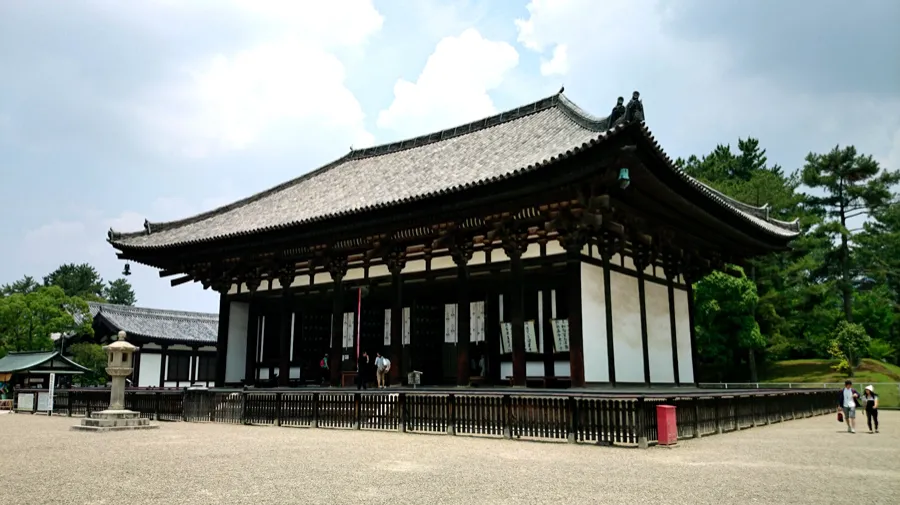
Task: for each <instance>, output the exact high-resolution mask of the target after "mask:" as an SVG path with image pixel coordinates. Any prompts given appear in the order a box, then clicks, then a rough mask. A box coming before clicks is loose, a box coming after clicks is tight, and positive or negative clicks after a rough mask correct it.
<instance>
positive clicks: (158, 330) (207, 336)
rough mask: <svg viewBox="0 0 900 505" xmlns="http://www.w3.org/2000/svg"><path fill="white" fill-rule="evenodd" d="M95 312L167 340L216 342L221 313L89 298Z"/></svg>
mask: <svg viewBox="0 0 900 505" xmlns="http://www.w3.org/2000/svg"><path fill="white" fill-rule="evenodd" d="M88 306H89V307H90V309H91V315H93V316H94V317H95V318H96V317H97V316H99V317H102V318H103V319H104V320H106V322H107V323H108V324H109V325H110V326H112V327H113V328H116V330H117V331H118V330H122V331H125V332H126V333H129V334H134V335H140V336H143V337H146V338H150V339H156V340H164V341H167V342H184V343H198V344H215V343H216V341H217V340H218V332H219V316H218V315H216V314H207V313H203V312H183V311H178V310H162V309H145V308H141V307H130V306H127V305H114V304H111V303H97V302H88Z"/></svg>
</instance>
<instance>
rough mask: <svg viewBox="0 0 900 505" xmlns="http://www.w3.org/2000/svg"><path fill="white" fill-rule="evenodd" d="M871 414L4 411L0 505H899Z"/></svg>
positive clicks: (899, 485)
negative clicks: (503, 433) (688, 428)
mask: <svg viewBox="0 0 900 505" xmlns="http://www.w3.org/2000/svg"><path fill="white" fill-rule="evenodd" d="M880 415H881V421H882V428H883V429H882V432H881V433H879V434H876V435H870V434H868V433H865V431H866V430H865V429H860V430H857V431H858V432H857V434H855V435H851V434H849V433H847V432H846V430H845V429H843V425H841V424H838V423H837V421H835V419H834V416H830V415H829V416H820V417H815V418H810V419H804V420H797V421H792V422H787V423H784V424H778V425H773V426H768V427H759V428H753V429H749V430H746V431H742V432H739V433H732V434H727V435H720V436H711V437H706V438H703V439H700V440H687V441H683V442H682V443H681V444H679V446H677V447H674V448H650V449H648V450H639V449H628V448H609V447H594V446H589V445H570V444H566V443H538V442H524V441H508V440H485V439H479V438H472V437H463V436H457V437H450V436H440V435H412V434H400V433H383V432H367V431H343V430H328V429H298V428H276V427H254V426H235V425H223V424H195V423H162V426H161V429H159V430H152V431H144V432H117V433H107V434H96V433H81V432H73V431H70V429H69V428H70V426H72V425H73V424H77V422H78V420H77V419H75V418H65V417H52V418H51V417H45V416H33V415H27V414H15V415H12V414H11V415H3V416H0V440H2V442H0V443H2V446H0V455H2V459H3V461H4V463H5V471H4V475H3V477H2V479H0V503H28V504H41V503H47V504H50V503H52V504H79V505H81V504H103V505H111V504H120V503H140V504H157V503H158V504H182V503H222V504H225V503H227V504H237V503H248V504H254V505H265V504H275V503H279V504H281V503H283V504H297V503H303V504H319V503H321V504H344V503H347V504H360V503H365V504H372V505H376V504H392V505H398V504H406V503H409V504H417V505H421V504H467V505H476V504H511V503H532V504H546V503H572V504H582V503H585V504H586V503H632V504H642V503H646V504H655V505H660V504H669V503H671V504H678V505H686V504H701V503H709V504H723V503H735V504H737V503H741V504H744V503H774V504H782V503H784V504H806V503H810V504H818V505H822V504H831V503H834V504H846V503H849V502H853V503H866V504H868V505H872V504H880V503H884V504H888V503H897V497H898V496H900V412H889V411H885V412H881V413H880ZM859 421H862V422H863V423H864V418H861V419H859ZM860 427H861V426H860Z"/></svg>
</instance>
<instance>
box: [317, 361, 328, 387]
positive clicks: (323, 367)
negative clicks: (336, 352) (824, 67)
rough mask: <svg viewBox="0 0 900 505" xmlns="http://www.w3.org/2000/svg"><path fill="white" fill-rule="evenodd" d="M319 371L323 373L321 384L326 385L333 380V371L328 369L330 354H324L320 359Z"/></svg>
mask: <svg viewBox="0 0 900 505" xmlns="http://www.w3.org/2000/svg"><path fill="white" fill-rule="evenodd" d="M319 373H320V374H321V375H322V377H321V379H320V380H319V385H321V386H324V385H325V384H326V383H328V381H330V380H331V372H330V371H329V370H328V354H325V356H322V359H320V360H319Z"/></svg>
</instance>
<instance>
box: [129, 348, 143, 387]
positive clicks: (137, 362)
mask: <svg viewBox="0 0 900 505" xmlns="http://www.w3.org/2000/svg"><path fill="white" fill-rule="evenodd" d="M142 350H143V349H141V347H140V346H139V347H138V349H137V350H135V352H134V354H133V355H132V356H133V357H132V358H131V359H132V360H133V361H132V363H131V366H132V367H133V368H134V369H133V370H132V371H131V385H132V386H134V387H138V386H140V379H141V351H142Z"/></svg>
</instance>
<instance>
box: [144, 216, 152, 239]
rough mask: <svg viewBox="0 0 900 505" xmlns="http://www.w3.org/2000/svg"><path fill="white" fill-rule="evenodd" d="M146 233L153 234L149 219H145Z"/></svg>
mask: <svg viewBox="0 0 900 505" xmlns="http://www.w3.org/2000/svg"><path fill="white" fill-rule="evenodd" d="M144 233H146V234H147V235H150V233H152V231H151V230H150V220H149V219H147V218H144Z"/></svg>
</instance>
